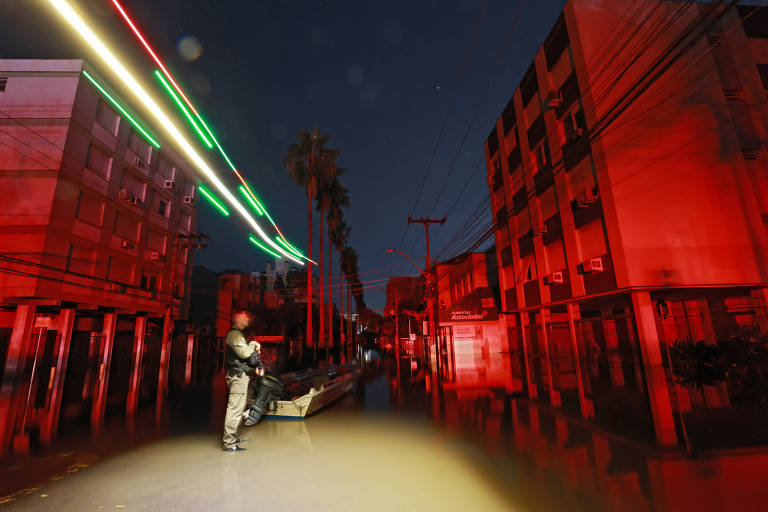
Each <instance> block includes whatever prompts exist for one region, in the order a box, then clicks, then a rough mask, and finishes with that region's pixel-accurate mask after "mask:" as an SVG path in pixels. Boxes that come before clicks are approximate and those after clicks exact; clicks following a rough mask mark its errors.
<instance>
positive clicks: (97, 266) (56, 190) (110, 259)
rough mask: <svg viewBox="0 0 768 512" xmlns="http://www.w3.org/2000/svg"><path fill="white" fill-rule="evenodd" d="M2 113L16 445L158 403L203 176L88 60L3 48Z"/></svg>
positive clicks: (4, 411)
mask: <svg viewBox="0 0 768 512" xmlns="http://www.w3.org/2000/svg"><path fill="white" fill-rule="evenodd" d="M0 118H2V126H1V127H0V198H1V199H2V203H1V204H2V205H1V206H0V262H1V265H0V372H2V373H0V376H1V377H0V380H1V381H2V390H1V391H0V441H1V442H2V446H1V447H0V453H3V452H6V451H7V450H8V449H9V448H10V447H11V446H14V447H15V448H18V449H24V448H25V447H26V446H28V444H29V440H30V438H31V439H32V442H33V443H35V442H40V443H45V442H48V441H50V440H51V439H52V438H53V437H55V435H56V432H57V430H58V429H59V426H61V427H62V428H66V427H68V426H70V425H73V424H77V423H81V422H85V423H86V424H87V423H88V422H90V424H91V425H92V427H93V429H96V430H98V429H99V428H100V426H101V424H102V422H103V420H104V418H105V416H106V417H122V416H127V417H133V416H134V415H135V414H136V413H137V411H139V410H141V409H143V408H148V409H153V408H157V410H158V412H159V410H160V405H161V404H162V401H163V396H164V394H165V390H166V386H167V380H168V379H167V375H168V363H169V357H170V354H169V344H170V339H171V336H172V332H173V325H174V321H175V320H179V319H183V318H184V317H185V316H186V314H187V309H188V297H189V294H188V284H189V278H190V270H191V263H192V255H191V253H190V251H191V248H190V245H191V244H190V243H189V240H190V237H192V236H194V229H195V223H196V207H195V198H196V193H195V190H196V181H195V179H194V178H193V176H194V174H193V173H192V172H191V171H190V169H189V168H188V167H187V164H186V162H185V161H184V160H183V159H182V158H180V157H179V155H178V154H176V153H175V152H174V151H173V149H171V148H170V147H167V146H165V145H163V146H160V143H159V142H158V140H159V139H158V136H157V135H152V134H154V133H156V132H154V130H153V129H152V127H151V126H150V125H148V124H145V123H144V121H143V120H142V119H141V117H140V116H139V115H137V114H136V113H135V111H134V110H133V109H132V107H131V106H130V104H129V103H127V102H125V101H123V100H122V99H121V98H120V97H119V94H118V93H117V92H116V91H115V90H113V89H112V88H111V87H110V84H109V82H108V80H106V79H102V78H101V77H99V75H98V74H97V73H96V71H94V70H92V69H91V68H90V67H88V65H87V64H85V63H84V62H83V61H81V60H0ZM184 346H185V347H186V346H187V345H186V344H185V345H184ZM185 373H187V374H188V373H189V372H188V371H187V372H185Z"/></svg>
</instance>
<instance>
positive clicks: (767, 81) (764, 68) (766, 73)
mask: <svg viewBox="0 0 768 512" xmlns="http://www.w3.org/2000/svg"><path fill="white" fill-rule="evenodd" d="M757 73H758V74H759V75H760V80H761V81H762V82H763V89H765V90H766V91H768V64H758V65H757Z"/></svg>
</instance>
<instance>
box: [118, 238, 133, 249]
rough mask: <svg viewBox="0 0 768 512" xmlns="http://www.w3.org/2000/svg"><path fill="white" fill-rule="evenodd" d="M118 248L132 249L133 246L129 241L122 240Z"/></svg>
mask: <svg viewBox="0 0 768 512" xmlns="http://www.w3.org/2000/svg"><path fill="white" fill-rule="evenodd" d="M120 247H122V248H123V249H133V248H134V247H135V246H134V245H133V242H131V241H130V240H123V241H121V242H120Z"/></svg>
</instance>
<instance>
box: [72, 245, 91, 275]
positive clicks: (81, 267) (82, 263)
mask: <svg viewBox="0 0 768 512" xmlns="http://www.w3.org/2000/svg"><path fill="white" fill-rule="evenodd" d="M95 260H96V251H94V250H93V249H86V248H84V247H78V246H76V245H74V244H70V246H69V255H68V256H67V271H68V272H73V273H75V274H90V273H91V270H92V269H93V262H94V261H95Z"/></svg>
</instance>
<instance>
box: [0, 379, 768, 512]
mask: <svg viewBox="0 0 768 512" xmlns="http://www.w3.org/2000/svg"><path fill="white" fill-rule="evenodd" d="M390 370H391V368H390ZM394 373H395V372H392V371H389V372H386V373H385V372H383V371H380V372H377V371H375V369H374V370H372V371H368V372H367V373H366V375H364V377H363V378H362V379H361V382H360V384H359V386H358V388H357V390H356V391H355V392H354V393H353V394H350V395H349V396H347V397H345V398H344V399H343V400H341V401H340V402H338V403H337V404H335V405H334V406H332V407H330V408H329V409H326V410H324V411H321V412H320V413H318V414H316V415H314V416H313V417H310V418H308V419H305V420H304V421H276V420H264V421H262V422H261V423H259V424H258V425H255V426H253V427H248V428H244V429H243V431H242V433H241V437H244V438H247V443H245V444H243V446H244V447H246V448H247V451H244V452H238V453H224V452H222V451H221V450H220V434H219V433H218V432H217V427H216V428H210V427H206V426H201V427H199V428H197V427H195V428H187V429H185V430H186V431H185V432H184V433H179V434H176V435H170V436H166V437H162V438H159V439H156V440H154V441H152V442H147V443H144V444H140V445H138V446H136V447H134V448H132V449H130V450H126V451H124V452H123V453H118V454H114V455H110V456H101V457H96V456H93V455H91V456H90V458H89V457H88V455H89V454H87V453H83V452H76V451H71V452H68V453H67V455H68V456H70V457H72V458H73V460H75V461H76V462H75V464H74V467H75V468H76V470H75V471H70V470H67V471H64V472H63V473H61V474H59V475H58V476H55V477H54V478H53V479H48V480H47V481H46V482H45V483H42V484H41V485H39V486H33V487H30V488H29V490H28V491H26V493H21V494H17V495H16V496H14V497H13V498H11V499H9V500H7V503H6V504H5V505H4V508H7V509H8V510H51V511H57V512H61V511H81V510H97V509H115V508H127V509H134V510H136V509H138V510H179V511H182V510H185V511H197V510H206V511H207V510H226V511H229V510H234V511H236V510H269V511H283V510H285V511H301V510H308V511H309V510H311V511H325V510H328V511H331V510H332V511H345V510H350V511H353V510H386V511H392V510H440V511H453V510H456V511H459V510H461V511H466V510H481V511H495V510H499V511H518V510H519V511H527V510H532V511H533V510H535V511H547V510H569V511H570V510H628V511H634V510H692V509H696V510H741V511H743V510H760V509H761V508H759V507H757V506H756V504H757V503H764V502H765V496H760V495H759V494H760V493H761V492H762V493H764V492H765V491H762V489H761V488H762V486H761V485H760V486H758V487H757V488H756V489H751V490H750V488H748V487H745V488H741V489H730V490H731V491H734V492H737V493H739V495H740V497H738V498H734V497H733V496H732V495H731V493H730V492H728V493H725V494H726V495H725V497H723V496H721V494H723V493H721V492H720V491H722V489H720V488H717V487H716V486H715V487H714V488H712V486H711V485H710V488H708V487H707V485H706V484H707V478H710V479H712V478H715V477H717V476H718V474H717V471H715V472H714V473H713V472H712V471H711V470H710V472H709V473H707V472H702V471H698V472H697V471H695V469H696V468H695V467H694V471H693V472H692V473H693V474H696V475H698V477H697V478H698V479H696V478H692V479H688V480H686V478H687V477H686V476H685V475H686V474H687V473H686V471H687V470H686V468H687V466H686V464H690V463H689V462H687V461H686V460H685V459H684V458H681V457H676V456H671V457H670V456H667V457H666V458H664V459H663V460H662V459H658V460H657V459H655V458H654V456H653V455H652V454H651V453H650V450H649V449H647V448H644V447H642V446H637V445H632V444H631V443H624V442H623V441H621V440H619V439H617V438H615V437H612V436H610V435H608V434H603V433H600V432H597V431H590V430H586V429H585V427H584V426H583V425H578V424H571V423H569V422H568V421H565V420H563V419H562V418H559V417H556V416H552V415H551V414H550V412H548V411H546V410H544V409H539V408H538V406H536V405H535V404H528V403H523V402H521V401H518V400H515V399H510V397H506V396H504V395H503V394H501V393H499V392H494V391H490V390H482V391H478V390H472V391H470V390H454V391H444V392H443V393H441V394H437V393H427V392H426V391H425V389H424V385H423V381H421V382H413V383H411V382H410V379H408V378H405V377H404V379H403V380H404V382H403V383H402V384H401V385H398V382H397V379H396V378H395V377H394ZM77 461H80V462H79V466H78V462H77ZM670 464H671V465H670ZM23 469H24V468H19V470H23ZM710 469H711V468H710ZM681 475H682V476H681ZM702 475H703V476H702ZM747 480H749V479H747ZM718 482H719V480H718ZM709 483H710V484H712V483H715V481H714V480H712V481H710V482H709ZM750 493H751V494H750ZM760 499H762V501H757V500H760ZM734 506H736V507H738V508H733V507H734Z"/></svg>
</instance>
